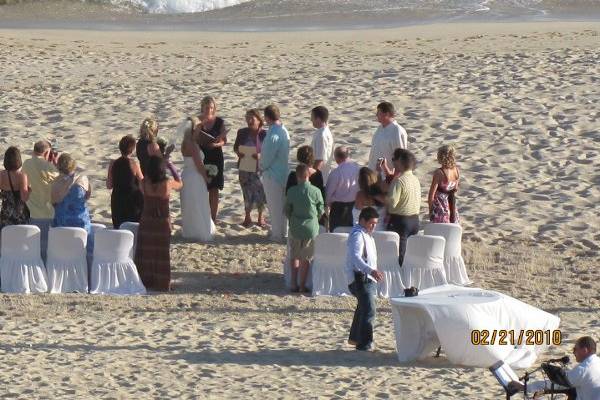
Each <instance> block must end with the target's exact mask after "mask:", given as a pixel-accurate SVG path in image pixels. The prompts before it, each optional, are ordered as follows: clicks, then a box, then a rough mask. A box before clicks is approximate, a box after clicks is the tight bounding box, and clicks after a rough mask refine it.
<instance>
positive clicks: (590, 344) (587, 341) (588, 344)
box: [575, 336, 596, 354]
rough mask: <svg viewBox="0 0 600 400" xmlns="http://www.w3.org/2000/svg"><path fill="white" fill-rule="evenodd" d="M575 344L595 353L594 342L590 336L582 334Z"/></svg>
mask: <svg viewBox="0 0 600 400" xmlns="http://www.w3.org/2000/svg"><path fill="white" fill-rule="evenodd" d="M575 346H577V347H579V348H583V347H585V348H587V349H588V350H589V351H590V352H591V353H592V354H596V342H595V341H594V339H592V338H591V337H590V336H583V337H580V338H579V339H577V341H576V342H575Z"/></svg>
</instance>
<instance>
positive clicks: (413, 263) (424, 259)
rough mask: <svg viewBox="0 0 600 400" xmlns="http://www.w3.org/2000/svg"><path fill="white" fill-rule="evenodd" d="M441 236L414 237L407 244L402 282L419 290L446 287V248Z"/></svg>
mask: <svg viewBox="0 0 600 400" xmlns="http://www.w3.org/2000/svg"><path fill="white" fill-rule="evenodd" d="M445 242H446V240H445V239H444V238H443V237H441V236H428V235H413V236H410V237H409V238H408V240H407V243H406V254H405V255H404V263H403V264H402V281H403V282H404V285H406V287H411V286H414V287H416V288H418V289H419V290H422V289H427V288H429V287H433V286H439V285H445V284H446V283H447V282H446V272H445V271H444V246H445Z"/></svg>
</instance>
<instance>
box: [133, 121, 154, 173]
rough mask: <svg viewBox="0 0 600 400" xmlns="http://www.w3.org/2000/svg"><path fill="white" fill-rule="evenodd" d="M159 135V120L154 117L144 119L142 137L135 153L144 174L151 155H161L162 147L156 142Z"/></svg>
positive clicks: (141, 127) (141, 129) (141, 128)
mask: <svg viewBox="0 0 600 400" xmlns="http://www.w3.org/2000/svg"><path fill="white" fill-rule="evenodd" d="M157 136H158V121H156V119H155V118H154V117H148V118H146V119H144V120H143V121H142V125H141V126H140V137H139V138H138V141H137V144H136V145H135V154H136V156H137V159H138V161H139V162H140V167H141V169H142V173H144V174H145V173H146V166H147V164H148V159H149V158H150V156H158V155H160V149H159V148H158V144H157V143H156V138H157Z"/></svg>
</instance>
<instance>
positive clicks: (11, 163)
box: [4, 146, 23, 171]
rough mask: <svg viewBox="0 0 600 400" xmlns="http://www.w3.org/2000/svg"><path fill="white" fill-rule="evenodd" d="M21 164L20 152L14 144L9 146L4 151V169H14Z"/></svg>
mask: <svg viewBox="0 0 600 400" xmlns="http://www.w3.org/2000/svg"><path fill="white" fill-rule="evenodd" d="M21 166H23V162H22V161H21V152H20V151H19V149H18V148H16V147H15V146H10V147H9V148H8V149H6V152H5V153H4V169H6V170H7V171H16V170H18V169H19V168H21Z"/></svg>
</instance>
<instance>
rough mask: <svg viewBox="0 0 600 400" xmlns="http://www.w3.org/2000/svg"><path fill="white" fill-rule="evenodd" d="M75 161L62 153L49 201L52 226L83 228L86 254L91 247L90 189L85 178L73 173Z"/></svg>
mask: <svg viewBox="0 0 600 400" xmlns="http://www.w3.org/2000/svg"><path fill="white" fill-rule="evenodd" d="M75 167H76V164H75V160H73V158H72V157H71V156H70V155H69V154H68V153H63V154H61V156H60V157H59V158H58V163H57V168H58V172H59V173H60V175H59V177H58V178H56V180H55V181H54V183H53V184H52V192H51V200H52V204H53V205H54V221H53V222H52V226H54V227H58V226H70V227H76V228H83V229H85V230H86V231H87V233H88V252H90V251H91V250H92V249H93V247H94V245H93V236H92V231H91V221H90V213H89V211H88V208H87V204H86V202H87V200H88V199H89V198H90V196H91V195H92V188H91V186H90V183H89V181H88V178H87V176H85V175H80V174H76V173H75Z"/></svg>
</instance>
